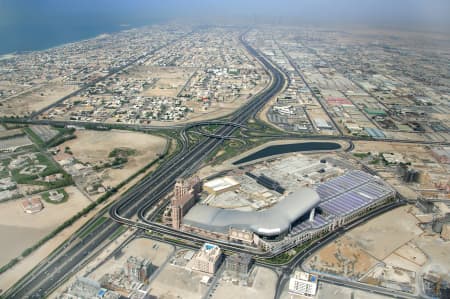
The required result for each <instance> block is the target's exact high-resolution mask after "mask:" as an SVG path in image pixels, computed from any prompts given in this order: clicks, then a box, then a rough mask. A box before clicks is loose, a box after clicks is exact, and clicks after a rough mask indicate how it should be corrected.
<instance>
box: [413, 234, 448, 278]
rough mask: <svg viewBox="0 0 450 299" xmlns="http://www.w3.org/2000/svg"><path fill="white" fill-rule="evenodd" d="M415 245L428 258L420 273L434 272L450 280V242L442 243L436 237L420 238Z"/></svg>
mask: <svg viewBox="0 0 450 299" xmlns="http://www.w3.org/2000/svg"><path fill="white" fill-rule="evenodd" d="M415 243H416V244H417V246H418V247H419V248H420V249H421V250H422V251H423V252H424V253H425V254H426V255H427V256H428V257H429V261H428V263H427V264H425V266H424V267H423V269H422V272H423V273H425V272H427V271H435V272H437V273H440V274H443V275H446V276H447V279H450V254H449V252H450V242H448V241H447V242H444V241H443V240H442V239H440V238H439V237H437V236H422V237H421V238H418V239H417V240H415Z"/></svg>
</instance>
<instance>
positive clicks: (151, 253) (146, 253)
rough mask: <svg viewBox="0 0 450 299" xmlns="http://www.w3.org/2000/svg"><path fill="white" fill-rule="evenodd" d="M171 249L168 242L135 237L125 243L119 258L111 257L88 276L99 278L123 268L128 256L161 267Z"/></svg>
mask: <svg viewBox="0 0 450 299" xmlns="http://www.w3.org/2000/svg"><path fill="white" fill-rule="evenodd" d="M154 246H155V247H154ZM173 250H174V249H173V247H172V246H171V245H168V244H164V243H161V242H157V241H153V240H150V239H136V240H133V241H131V242H130V243H129V244H128V245H126V247H125V248H124V249H123V250H122V254H121V255H120V257H119V258H117V259H115V258H111V259H110V260H108V261H107V262H106V263H105V264H103V265H102V266H101V267H100V268H99V269H97V270H96V271H94V272H93V273H92V274H91V275H89V277H90V278H92V279H95V280H99V279H100V278H101V277H102V276H103V275H105V274H106V273H110V274H112V273H114V272H116V271H118V270H120V269H124V266H125V264H126V261H127V259H128V258H129V257H130V256H134V257H142V258H145V259H148V260H150V261H151V262H152V264H153V265H154V266H156V267H161V266H162V265H163V264H164V262H166V260H167V259H168V258H169V256H170V255H171V254H172V252H173Z"/></svg>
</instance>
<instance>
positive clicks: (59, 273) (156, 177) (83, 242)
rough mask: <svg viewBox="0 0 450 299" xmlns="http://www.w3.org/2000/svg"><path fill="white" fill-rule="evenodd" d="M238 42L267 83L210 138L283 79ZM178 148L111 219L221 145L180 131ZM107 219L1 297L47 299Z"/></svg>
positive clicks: (126, 214) (147, 200)
mask: <svg viewBox="0 0 450 299" xmlns="http://www.w3.org/2000/svg"><path fill="white" fill-rule="evenodd" d="M241 41H242V43H243V45H244V46H245V47H246V49H247V50H248V51H249V52H250V54H252V55H253V56H255V57H256V58H257V59H258V60H259V61H260V62H261V63H262V64H263V65H264V67H265V69H266V71H267V72H268V74H269V75H270V78H271V81H270V84H269V86H268V87H266V88H265V89H264V90H263V91H262V92H261V93H259V94H258V95H256V96H254V97H253V98H252V99H251V100H250V101H248V102H247V103H246V104H245V105H243V106H242V107H241V108H240V109H238V110H237V111H236V112H235V113H234V114H233V115H232V117H231V119H230V122H231V123H233V124H232V125H229V124H223V125H219V128H218V129H217V130H216V131H215V132H214V135H217V136H219V137H220V136H222V137H227V136H230V135H231V134H232V133H233V132H234V130H236V128H237V127H238V126H240V125H242V124H244V123H245V122H246V121H247V120H248V119H249V118H250V117H252V116H254V115H255V114H256V113H257V112H258V111H259V110H260V109H261V108H262V107H263V106H264V104H265V103H266V102H267V101H268V100H269V99H271V98H272V97H273V96H274V95H276V94H277V93H278V92H279V91H280V90H281V89H282V88H283V86H284V82H285V77H284V74H282V73H281V71H280V70H279V69H277V68H276V67H274V66H273V65H272V64H271V63H270V62H269V61H268V60H267V59H266V58H265V57H263V56H262V55H260V54H259V53H258V52H257V51H256V50H255V49H253V48H252V47H251V46H250V45H248V44H247V43H246V42H245V40H244V38H243V36H242V37H241ZM181 137H182V145H183V146H182V149H181V151H180V152H179V153H178V154H177V155H175V156H174V157H173V158H172V159H170V160H169V161H167V162H166V163H165V164H164V165H162V166H161V167H160V168H159V169H158V170H157V171H155V172H154V173H153V174H152V175H151V176H149V177H148V178H146V179H144V180H143V181H142V182H141V183H139V184H138V185H137V186H136V187H135V188H133V190H131V191H130V192H127V193H126V195H125V196H124V197H123V198H121V199H120V200H119V201H118V202H117V204H115V205H114V206H113V207H112V209H111V213H110V214H111V216H112V218H113V219H114V220H117V221H120V222H121V223H129V221H130V218H131V217H133V216H134V215H136V214H137V213H138V212H139V210H141V208H142V207H143V206H145V207H148V206H150V205H152V204H155V203H156V201H157V200H158V199H159V198H160V197H161V196H162V195H163V194H165V193H167V192H168V191H169V190H170V189H172V186H173V184H174V183H175V179H176V178H177V177H179V176H180V175H182V174H183V173H185V172H186V171H192V170H194V169H196V168H197V167H199V166H200V165H201V163H202V162H203V161H204V159H205V158H206V157H208V155H209V154H210V153H211V152H213V151H214V150H215V149H217V148H218V147H219V146H220V145H221V144H222V142H223V139H221V138H203V139H202V140H201V141H200V142H198V143H197V144H196V145H195V146H192V147H190V148H188V142H187V137H186V134H185V131H184V130H183V131H182V134H181ZM113 219H108V220H107V221H105V222H103V223H102V224H101V225H99V226H97V227H95V228H94V229H93V230H92V231H91V232H90V233H89V234H88V235H87V236H85V237H83V238H78V239H76V240H72V242H71V243H70V244H66V245H64V246H65V248H64V250H60V251H58V252H57V253H56V254H54V255H53V256H51V257H49V258H48V259H46V260H45V261H44V262H43V263H41V264H40V265H39V266H38V267H37V268H36V269H35V270H34V271H32V272H31V273H30V274H29V275H27V276H26V277H25V278H24V279H22V280H21V282H20V283H19V284H17V285H16V286H15V287H14V288H12V289H11V290H9V291H8V292H7V293H6V294H5V295H6V297H7V298H27V297H32V298H41V297H45V296H47V295H48V294H49V293H50V292H51V291H52V290H54V288H55V287H56V286H57V285H58V284H59V283H60V282H61V281H63V280H64V279H65V278H67V277H68V276H69V275H71V274H72V273H74V272H76V271H77V270H78V269H79V266H80V265H81V264H82V263H83V262H84V261H85V260H86V259H87V258H88V257H90V256H92V255H93V252H95V251H96V250H97V249H98V248H100V247H101V246H102V245H103V244H104V243H105V242H107V240H108V238H109V237H110V236H111V235H112V234H113V233H114V232H115V231H116V230H117V229H118V228H119V226H120V223H119V222H116V221H114V220H113Z"/></svg>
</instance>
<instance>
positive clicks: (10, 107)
mask: <svg viewBox="0 0 450 299" xmlns="http://www.w3.org/2000/svg"><path fill="white" fill-rule="evenodd" d="M77 88H78V87H76V86H72V85H63V84H61V83H49V84H46V85H43V86H41V87H37V88H32V89H29V90H27V91H26V92H24V93H21V94H19V95H17V96H14V97H11V98H9V99H8V100H6V101H5V102H3V106H2V109H1V110H0V115H1V116H5V115H7V116H9V115H24V114H28V113H31V112H32V111H36V110H39V109H42V108H44V107H46V106H48V105H50V104H52V103H53V102H55V101H57V100H59V99H60V98H62V97H64V96H65V95H67V94H69V93H71V92H73V91H75V90H76V89H77Z"/></svg>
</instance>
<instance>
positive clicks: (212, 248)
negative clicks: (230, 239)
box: [191, 243, 222, 274]
mask: <svg viewBox="0 0 450 299" xmlns="http://www.w3.org/2000/svg"><path fill="white" fill-rule="evenodd" d="M221 261H222V250H221V249H220V248H219V246H216V245H213V244H209V243H205V244H203V247H202V248H200V250H199V251H198V252H197V253H196V255H195V256H194V258H193V259H192V260H191V262H192V264H191V265H192V266H191V268H192V270H196V271H201V272H205V273H209V274H214V273H215V272H216V270H217V269H218V268H219V266H220V262H221Z"/></svg>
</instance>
